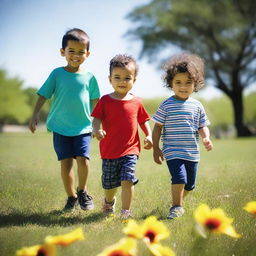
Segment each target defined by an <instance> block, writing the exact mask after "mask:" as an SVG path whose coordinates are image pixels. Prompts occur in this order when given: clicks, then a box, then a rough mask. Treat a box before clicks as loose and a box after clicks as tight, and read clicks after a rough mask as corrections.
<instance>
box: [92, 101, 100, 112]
mask: <svg viewBox="0 0 256 256" xmlns="http://www.w3.org/2000/svg"><path fill="white" fill-rule="evenodd" d="M98 101H99V99H93V100H91V102H92V110H93V109H94V108H95V106H96V104H97V103H98Z"/></svg>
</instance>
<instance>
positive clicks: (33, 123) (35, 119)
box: [28, 116, 39, 133]
mask: <svg viewBox="0 0 256 256" xmlns="http://www.w3.org/2000/svg"><path fill="white" fill-rule="evenodd" d="M38 123H39V117H38V116H34V117H32V118H31V120H30V122H29V125H28V128H29V130H30V131H31V132H32V133H34V132H35V130H36V126H37V125H38Z"/></svg>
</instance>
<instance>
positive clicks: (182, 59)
mask: <svg viewBox="0 0 256 256" xmlns="http://www.w3.org/2000/svg"><path fill="white" fill-rule="evenodd" d="M163 68H164V70H165V72H166V73H165V75H164V81H165V86H166V87H172V81H173V78H174V76H175V75H176V74H178V73H185V72H188V73H189V75H190V77H191V79H193V81H194V83H195V88H194V91H195V92H197V91H198V90H200V89H201V88H202V87H203V86H204V61H203V59H202V58H200V57H199V56H198V55H196V54H192V53H187V52H185V53H180V54H177V55H174V56H172V57H171V58H170V59H169V60H168V61H167V62H166V63H165V64H164V66H163Z"/></svg>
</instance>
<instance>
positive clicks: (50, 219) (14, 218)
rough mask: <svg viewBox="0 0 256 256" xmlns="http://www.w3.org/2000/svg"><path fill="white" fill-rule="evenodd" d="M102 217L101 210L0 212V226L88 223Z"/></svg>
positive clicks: (63, 225)
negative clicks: (78, 211)
mask: <svg viewBox="0 0 256 256" xmlns="http://www.w3.org/2000/svg"><path fill="white" fill-rule="evenodd" d="M103 218H104V215H103V213H101V212H90V213H87V212H86V213H81V214H80V213H78V214H77V213H64V212H63V211H60V210H54V211H51V212H48V213H22V212H11V213H9V214H2V213H0V227H9V226H24V225H39V226H54V225H58V226H62V227H65V226H70V225H75V224H89V223H93V222H97V221H99V220H101V219H103Z"/></svg>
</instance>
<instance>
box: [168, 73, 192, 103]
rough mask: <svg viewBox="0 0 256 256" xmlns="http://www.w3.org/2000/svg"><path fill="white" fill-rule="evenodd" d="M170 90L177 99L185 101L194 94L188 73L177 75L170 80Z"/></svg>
mask: <svg viewBox="0 0 256 256" xmlns="http://www.w3.org/2000/svg"><path fill="white" fill-rule="evenodd" d="M171 88H172V90H173V91H174V93H175V96H176V97H177V98H178V99H181V100H186V99H187V98H188V97H189V96H190V95H191V94H192V93H193V92H194V88H195V83H194V80H193V79H191V77H190V75H189V73H188V72H185V73H178V74H176V75H175V76H174V78H173V80H172V85H171Z"/></svg>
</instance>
